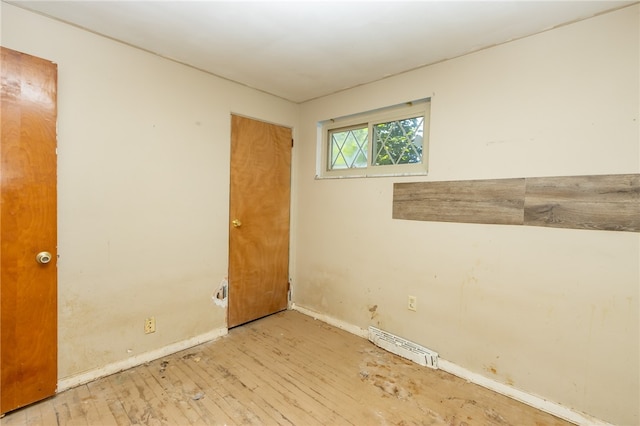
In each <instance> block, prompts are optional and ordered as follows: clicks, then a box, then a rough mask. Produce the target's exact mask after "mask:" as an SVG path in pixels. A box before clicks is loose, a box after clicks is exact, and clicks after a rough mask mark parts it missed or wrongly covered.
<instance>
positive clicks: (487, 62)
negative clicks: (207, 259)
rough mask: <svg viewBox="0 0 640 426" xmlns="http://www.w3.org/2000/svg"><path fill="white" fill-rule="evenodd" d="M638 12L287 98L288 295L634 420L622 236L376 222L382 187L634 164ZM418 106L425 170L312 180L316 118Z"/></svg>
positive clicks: (605, 415) (386, 216)
mask: <svg viewBox="0 0 640 426" xmlns="http://www.w3.org/2000/svg"><path fill="white" fill-rule="evenodd" d="M638 12H639V6H638V5H635V6H632V7H628V8H625V9H623V10H620V11H617V12H614V13H610V14H606V15H603V16H599V17H595V18H593V19H589V20H586V21H583V22H579V23H576V24H573V25H568V26H564V27H561V28H558V29H555V30H551V31H548V32H545V33H542V34H539V35H536V36H533V37H529V38H526V39H522V40H518V41H515V42H511V43H508V44H504V45H501V46H497V47H493V48H490V49H486V50H483V51H480V52H477V53H474V54H470V55H467V56H464V57H461V58H458V59H454V60H450V61H447V62H443V63H440V64H437V65H434V66H430V67H426V68H423V69H420V70H416V71H413V72H410V73H407V74H403V75H401V76H397V77H394V78H389V79H386V80H384V81H381V82H378V83H375V84H369V85H366V86H362V87H359V88H356V89H353V90H349V91H346V92H342V93H339V94H336V95H333V96H329V97H326V98H322V99H319V100H316V101H312V102H309V103H306V104H303V105H302V112H301V121H300V132H299V138H298V143H297V145H296V149H297V150H298V151H297V152H296V159H297V163H296V165H295V167H296V172H297V174H296V175H297V179H296V183H295V185H296V187H295V194H296V200H295V217H296V221H297V226H296V229H295V262H294V265H295V269H294V271H293V272H294V274H293V285H294V287H293V288H294V296H293V297H294V301H295V303H296V304H297V305H299V306H301V307H303V308H307V309H310V310H313V311H317V312H319V313H322V314H324V315H328V316H330V317H333V318H336V319H338V320H340V321H344V322H346V323H349V324H353V325H356V326H358V327H363V328H364V327H367V326H368V325H375V326H379V327H381V328H383V329H385V330H388V331H390V332H393V333H396V334H399V335H401V336H403V337H406V338H409V339H411V340H413V341H416V342H418V343H420V344H422V345H424V346H427V347H429V348H431V349H434V350H436V351H438V352H439V353H440V356H441V357H442V358H443V359H446V360H448V361H451V362H453V363H456V364H458V365H460V366H462V367H464V368H467V369H468V370H471V371H473V372H477V373H480V374H483V375H485V376H487V377H489V378H492V379H495V380H497V381H499V382H502V383H506V384H510V385H513V386H514V387H516V388H518V389H521V390H524V391H526V392H529V393H532V394H536V395H539V396H541V397H543V398H545V399H549V400H552V401H555V402H558V403H560V404H562V405H565V406H567V407H570V408H573V409H576V410H578V411H582V412H586V413H588V414H590V415H593V416H596V417H598V418H601V419H604V420H607V421H610V422H613V423H617V424H638V422H639V421H640V419H639V417H638V400H640V395H639V382H638V377H639V369H638V366H639V355H640V354H639V351H638V345H639V334H640V332H639V311H638V296H639V294H638V287H639V284H640V276H639V274H640V271H639V270H640V265H639V262H640V260H639V259H640V236H639V234H637V233H622V232H606V231H583V230H564V229H550V228H533V227H523V226H500V225H476V224H455V223H433V222H411V221H401V220H392V219H391V204H392V184H393V182H404V181H416V180H427V181H440V180H462V179H484V178H508V177H530V176H563V175H583V174H609V173H612V174H613V173H638V172H640V143H639V122H638V119H639V111H638V108H639V91H640V89H639V79H640V77H639V76H640V69H639V66H638V61H639V50H640V47H639V18H638ZM430 42H431V41H425V43H430ZM416 46H417V48H419V47H418V46H419V43H416ZM426 96H432V108H431V123H432V127H431V140H430V155H429V161H430V174H429V176H428V177H427V178H422V179H416V178H370V179H348V180H314V175H315V165H316V129H317V127H316V126H317V123H318V122H319V121H321V120H325V119H328V118H332V117H336V116H342V115H348V114H352V113H357V112H360V111H366V110H370V109H374V108H378V107H383V106H387V105H393V104H396V103H400V102H403V101H408V100H412V99H418V98H422V97H426ZM408 295H415V296H417V298H418V310H417V312H410V311H408V310H407V308H406V305H407V296H408ZM372 311H375V312H372Z"/></svg>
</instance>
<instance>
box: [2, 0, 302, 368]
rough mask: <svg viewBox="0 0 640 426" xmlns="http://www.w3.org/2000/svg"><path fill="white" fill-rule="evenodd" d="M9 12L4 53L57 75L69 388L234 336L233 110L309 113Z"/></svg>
mask: <svg viewBox="0 0 640 426" xmlns="http://www.w3.org/2000/svg"><path fill="white" fill-rule="evenodd" d="M1 5H2V39H1V42H2V45H3V46H6V47H9V48H11V49H15V50H18V51H22V52H25V53H29V54H31V55H35V56H39V57H42V58H46V59H49V60H51V61H54V62H56V63H57V64H58V81H59V83H58V93H59V97H58V111H59V116H58V151H59V156H58V161H59V168H58V176H59V177H58V188H59V201H58V210H59V253H60V260H59V265H58V268H59V274H58V275H59V377H60V378H61V379H64V378H67V377H69V376H74V375H78V374H80V373H83V372H86V371H89V370H92V369H96V368H101V367H104V366H106V365H109V364H112V363H117V362H119V361H121V360H124V359H127V358H129V357H133V356H136V355H140V354H144V353H145V352H149V351H155V350H158V349H160V348H163V347H166V346H167V345H171V344H174V343H176V342H180V341H183V340H186V339H190V338H193V337H195V336H199V335H202V334H207V333H210V332H211V331H212V330H217V329H224V328H226V311H225V310H224V308H221V307H218V306H216V305H215V304H214V303H213V301H212V299H211V296H212V293H213V292H214V290H215V289H216V287H218V285H219V283H220V281H221V280H222V279H223V278H224V277H225V276H226V275H227V257H228V249H227V247H228V239H227V237H228V232H227V226H228V197H229V143H230V142H229V137H230V113H231V112H235V113H239V114H243V115H247V116H251V117H255V118H258V119H263V120H267V121H272V122H276V123H279V124H282V125H287V126H292V127H293V126H294V125H295V124H296V120H297V113H298V107H297V106H296V105H295V104H292V103H289V102H285V101H283V100H280V99H278V98H275V97H272V96H268V95H265V94H263V93H260V92H257V91H255V90H251V89H248V88H245V87H243V86H240V85H237V84H234V83H231V82H228V81H226V80H222V79H219V78H216V77H213V76H211V75H207V74H205V73H202V72H200V71H196V70H194V69H191V68H188V67H185V66H183V65H179V64H176V63H173V62H171V61H168V60H165V59H161V58H159V57H157V56H154V55H151V54H149V53H145V52H142V51H140V50H137V49H134V48H131V47H128V46H125V45H122V44H119V43H116V42H113V41H111V40H108V39H105V38H102V37H99V36H96V35H93V34H91V33H88V32H86V31H82V30H79V29H77V28H73V27H71V26H68V25H64V24H62V23H59V22H56V21H53V20H49V19H46V18H43V17H41V16H39V15H35V14H32V13H29V12H26V11H23V10H21V9H18V8H16V7H14V6H11V5H8V4H6V3H1ZM148 316H155V318H156V321H157V332H156V333H155V334H150V335H144V334H143V322H144V319H145V318H146V317H148Z"/></svg>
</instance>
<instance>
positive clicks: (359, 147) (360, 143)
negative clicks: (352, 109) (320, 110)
mask: <svg viewBox="0 0 640 426" xmlns="http://www.w3.org/2000/svg"><path fill="white" fill-rule="evenodd" d="M368 133H369V132H368V129H367V128H366V127H361V126H360V127H354V128H349V129H339V130H333V131H331V132H329V138H330V141H331V144H330V148H329V150H330V152H329V158H330V163H329V170H336V169H356V168H364V167H367V149H368Z"/></svg>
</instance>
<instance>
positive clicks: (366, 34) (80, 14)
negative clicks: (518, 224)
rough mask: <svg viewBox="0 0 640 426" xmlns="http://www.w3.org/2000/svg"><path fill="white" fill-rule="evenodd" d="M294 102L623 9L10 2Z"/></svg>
mask: <svg viewBox="0 0 640 426" xmlns="http://www.w3.org/2000/svg"><path fill="white" fill-rule="evenodd" d="M9 3H11V4H14V5H16V6H19V7H22V8H25V9H29V10H33V11H36V12H39V13H42V14H44V15H47V16H51V17H53V18H56V19H59V20H61V21H64V22H67V23H70V24H73V25H77V26H79V27H82V28H86V29H88V30H90V31H93V32H95V33H98V34H102V35H105V36H107V37H110V38H113V39H116V40H120V41H123V42H125V43H127V44H130V45H133V46H137V47H140V48H142V49H144V50H147V51H149V52H153V53H156V54H158V55H160V56H163V57H166V58H171V59H173V60H175V61H178V62H181V63H184V64H188V65H190V66H193V67H196V68H199V69H201V70H204V71H207V72H210V73H212V74H215V75H217V76H220V77H224V78H227V79H230V80H233V81H236V82H238V83H241V84H244V85H247V86H250V87H253V88H256V89H259V90H262V91H265V92H268V93H271V94H274V95H276V96H280V97H282V98H285V99H289V100H291V101H294V102H304V101H306V100H310V99H314V98H317V97H320V96H324V95H327V94H330V93H335V92H337V91H340V90H343V89H347V88H350V87H354V86H358V85H361V84H365V83H368V82H372V81H376V80H380V79H383V78H385V77H388V76H391V75H395V74H399V73H402V72H404V71H407V70H411V69H415V68H418V67H421V66H425V65H429V64H433V63H436V62H439V61H442V60H445V59H448V58H454V57H456V56H460V55H464V54H466V53H469V52H473V51H477V50H479V49H482V48H485V47H488V46H492V45H496V44H500V43H504V42H507V41H510V40H514V39H518V38H521V37H525V36H528V35H531V34H535V33H539V32H541V31H544V30H547V29H550V28H553V27H556V26H558V25H563V24H565V23H568V22H574V21H577V20H581V19H585V18H588V17H591V16H593V15H596V14H599V13H602V12H605V11H608V10H613V9H617V8H620V7H623V6H626V5H629V4H632V3H635V2H631V1H577V0H572V1H495V2H494V1H256V2H248V1H10V2H9Z"/></svg>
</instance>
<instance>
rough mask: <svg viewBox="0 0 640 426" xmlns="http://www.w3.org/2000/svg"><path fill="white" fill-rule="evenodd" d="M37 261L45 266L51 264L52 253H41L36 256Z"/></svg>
mask: <svg viewBox="0 0 640 426" xmlns="http://www.w3.org/2000/svg"><path fill="white" fill-rule="evenodd" d="M36 261H37V262H38V263H41V264H43V265H44V264H47V263H49V262H51V253H49V252H48V251H41V252H40V253H38V254H36Z"/></svg>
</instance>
